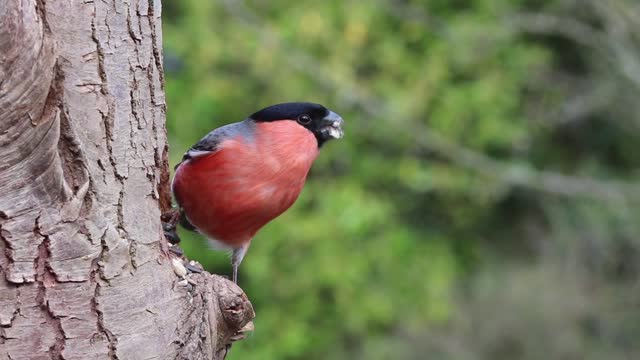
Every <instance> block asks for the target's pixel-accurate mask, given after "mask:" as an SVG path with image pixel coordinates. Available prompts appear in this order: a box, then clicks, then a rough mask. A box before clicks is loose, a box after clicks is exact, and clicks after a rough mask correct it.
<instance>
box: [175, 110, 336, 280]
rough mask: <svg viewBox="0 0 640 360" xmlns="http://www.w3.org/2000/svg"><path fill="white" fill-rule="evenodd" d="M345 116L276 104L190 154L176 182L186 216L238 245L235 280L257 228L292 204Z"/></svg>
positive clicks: (217, 239)
mask: <svg viewBox="0 0 640 360" xmlns="http://www.w3.org/2000/svg"><path fill="white" fill-rule="evenodd" d="M343 122H344V121H343V120H342V118H341V117H340V116H339V115H338V114H336V113H335V112H333V111H331V110H329V109H327V108H325V107H324V106H322V105H320V104H314V103H307V102H292V103H283V104H277V105H273V106H269V107H267V108H264V109H262V110H260V111H258V112H256V113H254V114H253V115H251V116H249V117H248V118H246V119H245V120H243V121H240V122H236V123H232V124H228V125H224V126H222V127H220V128H217V129H215V130H213V131H212V132H210V133H209V134H207V135H206V136H205V137H203V138H202V139H201V140H200V141H198V143H196V144H195V145H193V146H192V147H191V148H190V149H189V150H188V151H187V152H186V153H185V154H184V156H183V158H182V161H181V162H180V163H179V164H178V165H177V166H176V170H175V175H174V178H173V182H172V184H171V189H172V192H173V195H174V198H175V200H176V202H177V205H178V213H177V214H178V216H179V220H180V222H181V224H182V225H183V226H184V227H185V228H187V229H190V230H195V231H197V232H199V233H200V234H202V235H204V236H205V237H207V239H209V240H210V242H211V244H212V245H213V247H214V248H216V249H220V250H230V251H232V256H231V265H232V267H233V282H234V283H237V281H238V267H239V266H240V263H241V262H242V259H243V258H244V256H245V254H246V253H247V249H248V248H249V245H250V244H251V240H252V239H253V237H254V236H255V234H256V233H257V232H258V230H260V229H261V228H262V227H263V226H264V225H266V224H267V223H268V222H270V221H271V220H273V219H274V218H276V217H277V216H279V215H280V214H282V213H283V212H284V211H286V210H287V209H288V208H289V207H291V205H293V203H294V202H295V201H296V199H297V198H298V195H300V191H301V190H302V187H303V186H304V183H305V180H306V178H307V174H308V173H309V169H310V168H311V165H312V164H313V161H314V160H315V159H316V157H317V156H318V152H319V150H320V148H321V147H322V146H323V145H324V144H325V143H326V142H327V141H329V140H331V139H339V138H341V137H342V136H343V134H344V132H343V129H342V126H343ZM174 229H175V227H174Z"/></svg>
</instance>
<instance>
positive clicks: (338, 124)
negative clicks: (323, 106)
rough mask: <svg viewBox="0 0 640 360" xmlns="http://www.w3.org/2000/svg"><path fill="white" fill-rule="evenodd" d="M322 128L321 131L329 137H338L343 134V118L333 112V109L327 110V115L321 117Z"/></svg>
mask: <svg viewBox="0 0 640 360" xmlns="http://www.w3.org/2000/svg"><path fill="white" fill-rule="evenodd" d="M322 123H323V125H324V126H323V128H322V132H324V133H325V135H327V137H329V138H333V139H340V138H341V137H342V136H344V130H342V124H344V120H342V118H341V117H340V115H338V114H336V113H334V112H333V111H329V115H327V116H325V117H324V118H323V119H322Z"/></svg>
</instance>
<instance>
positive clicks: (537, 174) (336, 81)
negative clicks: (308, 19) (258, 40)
mask: <svg viewBox="0 0 640 360" xmlns="http://www.w3.org/2000/svg"><path fill="white" fill-rule="evenodd" d="M224 4H225V6H226V8H227V11H228V12H229V13H230V14H231V15H232V16H234V17H235V18H236V19H238V21H240V22H242V23H243V24H244V25H246V26H248V27H249V28H251V29H253V30H254V31H255V32H256V33H258V34H259V36H261V37H262V38H263V39H264V40H265V41H266V42H268V43H270V44H273V45H274V46H278V47H280V48H281V49H282V50H281V51H280V52H279V53H282V54H287V56H286V57H284V58H283V61H284V62H286V63H287V64H288V65H289V66H291V67H293V68H295V69H297V70H298V71H301V72H304V73H306V74H307V75H308V76H310V77H311V78H313V79H314V80H315V81H316V82H317V83H318V84H320V85H321V86H323V87H325V88H327V89H328V90H331V91H334V92H336V93H337V95H338V97H339V98H340V99H342V102H343V105H345V106H348V107H357V108H358V109H360V110H361V111H363V112H364V113H366V114H367V115H368V116H370V117H372V118H394V117H396V115H397V114H396V113H395V112H394V110H393V109H392V108H391V107H390V106H389V105H388V104H387V103H386V102H385V101H384V100H383V99H379V98H376V97H375V96H374V95H370V94H368V93H367V91H366V90H365V89H363V88H362V87H360V86H358V84H356V83H354V82H350V83H349V82H348V80H347V79H344V78H337V77H336V75H335V74H332V73H331V72H330V71H329V70H327V69H326V68H325V67H324V66H322V64H320V63H319V62H317V61H315V60H314V58H313V57H312V56H310V55H308V54H307V53H306V52H305V51H304V50H301V49H299V48H293V47H291V46H289V45H287V44H286V43H285V42H284V41H283V40H282V38H281V37H280V35H279V34H278V33H277V31H275V30H273V29H272V28H270V27H269V26H268V24H266V23H265V22H264V21H262V19H261V18H260V17H259V16H258V15H257V14H255V13H254V12H253V11H252V10H251V9H249V8H248V7H247V6H246V4H245V3H244V2H243V1H236V0H224ZM542 19H547V22H546V23H547V24H550V23H556V21H555V20H554V21H553V22H551V21H549V18H542ZM574 26H577V25H575V24H574ZM585 29H586V28H582V27H579V31H575V29H574V31H575V34H574V35H575V36H579V37H584V36H586V34H591V32H589V33H583V31H586V30H585ZM583 40H584V41H585V43H586V42H587V39H586V38H583ZM638 84H639V86H640V82H638ZM385 131H386V132H395V133H397V134H398V135H399V136H401V135H402V134H401V133H402V132H401V131H400V130H399V129H395V128H388V129H385ZM412 136H413V140H414V142H415V143H417V144H419V145H420V146H423V147H424V148H425V149H427V150H429V151H432V152H435V153H438V154H439V155H441V156H443V157H445V158H447V159H449V160H450V161H452V162H453V163H455V164H456V165H458V166H461V167H463V168H466V169H468V170H471V171H474V172H476V173H479V174H482V175H483V176H487V177H488V178H494V179H496V180H498V181H500V182H503V183H505V184H508V185H511V186H522V187H526V188H529V189H533V190H538V191H542V192H546V193H549V194H555V195H562V196H569V197H581V198H589V199H597V200H604V201H612V202H624V201H640V185H636V184H633V183H627V182H623V181H615V180H599V179H593V178H590V177H583V176H570V175H563V174H558V173H555V172H551V171H545V170H537V169H534V168H532V167H531V166H529V165H524V164H521V165H518V164H511V163H506V162H501V161H497V160H495V159H493V158H491V157H489V156H486V155H485V154H483V153H481V152H477V151H474V150H472V149H469V148H467V147H464V146H462V145H460V144H457V143H455V142H453V141H451V140H449V139H447V138H446V137H445V136H443V135H441V134H439V133H437V132H436V131H433V130H432V129H430V128H428V127H427V126H424V125H421V128H420V129H419V130H418V131H413V132H412Z"/></svg>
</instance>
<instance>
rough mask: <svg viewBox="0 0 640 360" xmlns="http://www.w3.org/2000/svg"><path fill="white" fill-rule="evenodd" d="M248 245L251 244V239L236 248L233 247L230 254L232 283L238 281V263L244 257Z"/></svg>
mask: <svg viewBox="0 0 640 360" xmlns="http://www.w3.org/2000/svg"><path fill="white" fill-rule="evenodd" d="M249 245H251V241H249V242H247V243H246V244H244V245H242V246H241V247H239V248H237V249H233V255H231V267H232V268H233V283H234V284H237V283H238V267H240V263H241V262H242V259H243V258H244V255H245V254H246V253H247V250H248V249H249Z"/></svg>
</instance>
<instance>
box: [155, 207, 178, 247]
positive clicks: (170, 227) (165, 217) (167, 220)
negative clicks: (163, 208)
mask: <svg viewBox="0 0 640 360" xmlns="http://www.w3.org/2000/svg"><path fill="white" fill-rule="evenodd" d="M179 218H180V211H179V210H178V209H172V210H169V211H167V212H166V213H164V214H162V216H161V217H160V220H161V221H162V230H163V231H164V237H165V238H166V239H167V241H168V242H169V243H171V244H177V243H179V242H180V237H179V236H178V232H177V229H176V224H177V223H178V219H179Z"/></svg>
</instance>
